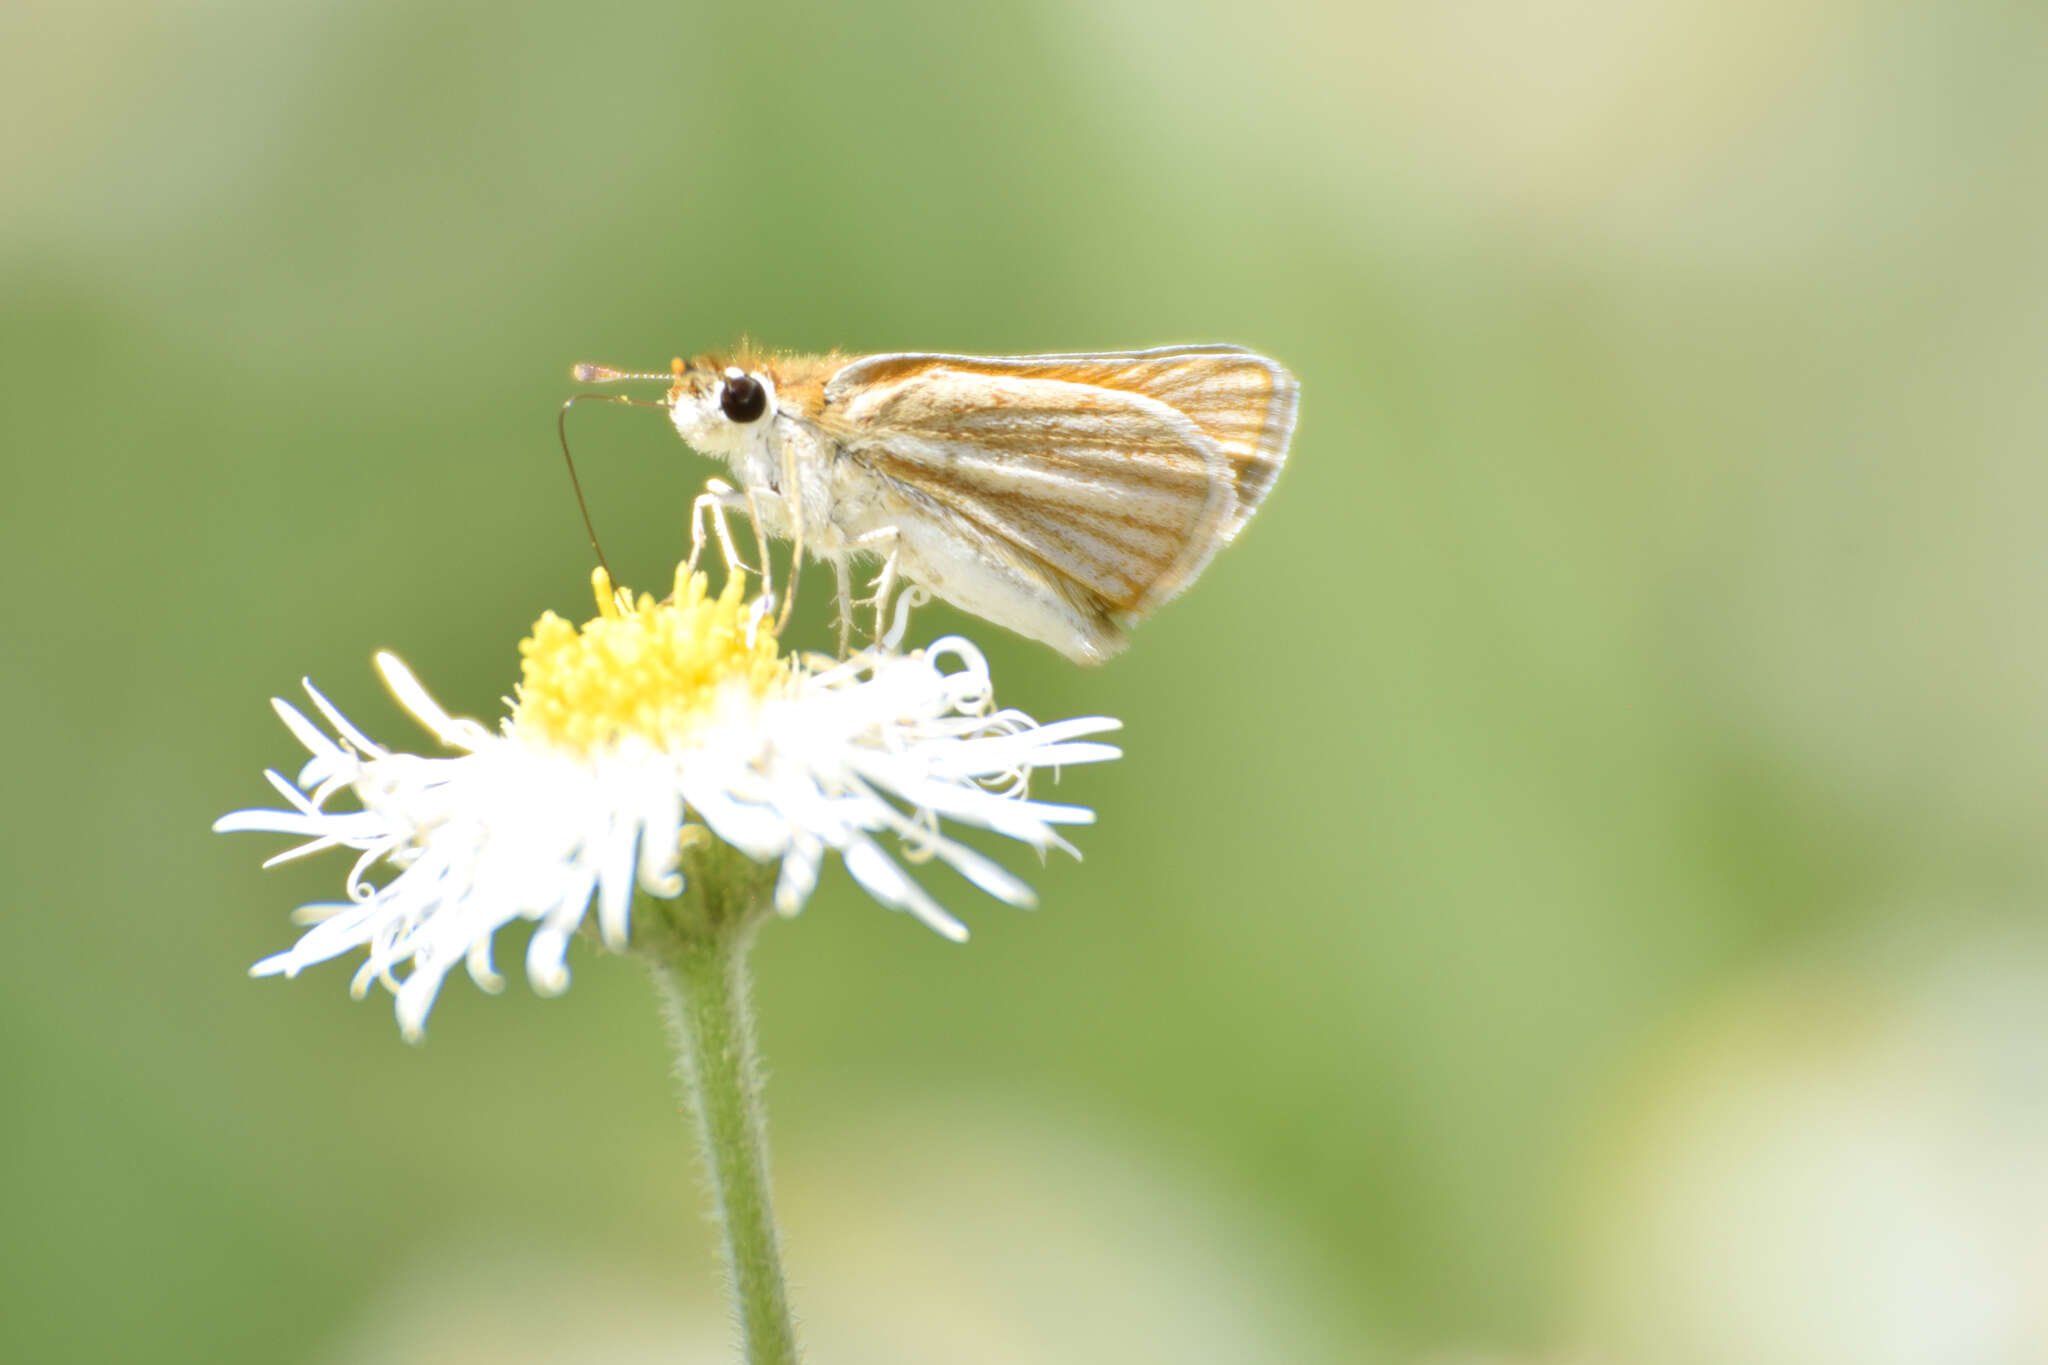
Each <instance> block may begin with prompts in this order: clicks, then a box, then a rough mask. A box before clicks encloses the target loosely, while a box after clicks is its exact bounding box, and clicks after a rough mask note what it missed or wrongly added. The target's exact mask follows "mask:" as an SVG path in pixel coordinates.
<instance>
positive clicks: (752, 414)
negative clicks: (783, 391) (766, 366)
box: [718, 374, 768, 422]
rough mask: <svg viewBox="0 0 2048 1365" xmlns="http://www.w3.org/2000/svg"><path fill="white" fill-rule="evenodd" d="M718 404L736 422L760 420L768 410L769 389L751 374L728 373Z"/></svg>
mask: <svg viewBox="0 0 2048 1365" xmlns="http://www.w3.org/2000/svg"><path fill="white" fill-rule="evenodd" d="M718 406H719V407H720V408H722V409H723V410H724V412H725V415H726V416H727V417H730V418H732V420H733V421H735V422H758V421H760V420H761V414H762V413H764V412H766V411H768V390H767V389H765V388H763V387H761V381H760V380H758V379H756V378H754V376H752V375H750V374H728V375H726V377H725V388H724V391H723V392H721V393H720V394H719V395H718Z"/></svg>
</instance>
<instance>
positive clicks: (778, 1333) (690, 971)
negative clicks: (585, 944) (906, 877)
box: [636, 859, 797, 1365]
mask: <svg viewBox="0 0 2048 1365" xmlns="http://www.w3.org/2000/svg"><path fill="white" fill-rule="evenodd" d="M712 861H713V860H710V859H705V860H702V862H700V864H699V866H698V867H697V868H696V871H697V873H698V874H699V875H697V876H692V877H691V878H690V881H691V883H692V886H691V888H690V890H691V894H689V895H688V896H686V898H685V899H686V900H687V901H689V902H692V903H693V904H691V905H690V906H688V910H687V912H686V913H685V914H680V915H679V914H676V913H674V910H673V909H671V911H670V913H669V915H668V919H669V922H670V926H671V927H672V928H674V929H675V930H676V933H675V936H674V938H673V939H671V940H669V941H668V942H666V943H663V944H662V949H663V951H661V952H660V953H659V955H650V962H649V965H650V967H651V968H652V970H653V972H654V981H655V988H656V990H657V991H658V992H659V993H660V996H661V1013H662V1018H663V1020H664V1022H665V1023H666V1024H667V1025H668V1033H669V1041H670V1042H671V1043H672V1044H673V1045H674V1047H675V1050H676V1059H677V1071H678V1073H679V1074H680V1076H681V1078H682V1081H683V1089H684V1093H685V1094H686V1095H687V1097H688V1099H689V1102H690V1107H691V1109H692V1110H693V1111H694V1113H695V1116H696V1120H697V1137H698V1141H699V1143H700V1145H701V1147H702V1149H703V1155H704V1166H705V1173H706V1176H707V1177H708V1179H709V1182H710V1186H711V1196H712V1204H713V1207H714V1210H715V1212H716V1215H717V1218H718V1222H719V1225H720V1227H721V1229H722V1230H723V1232H724V1235H725V1261H726V1269H727V1272H728V1273H729V1275H730V1277H731V1282H732V1291H733V1295H734V1297H735V1298H736V1300H737V1307H738V1310H739V1321H740V1327H741V1331H742V1334H743V1337H744V1341H745V1345H746V1359H747V1361H748V1362H749V1365H795V1362H796V1360H797V1349H796V1329H795V1327H794V1325H793V1324H792V1322H791V1320H790V1315H789V1300H788V1295H787V1292H786V1291H785V1290H784V1288H783V1279H782V1253H781V1242H780V1237H779V1235H778V1233H777V1232H776V1227H775V1214H774V1211H773V1210H772V1209H771V1208H770V1206H769V1194H768V1129H767V1120H766V1114H765V1112H764V1110H763V1108H762V1104H761V1074H760V1067H759V1063H758V1062H757V1060H756V1056H755V1049H754V1021H753V1014H752V1010H751V1008H750V1006H749V1002H748V998H747V996H748V977H747V950H748V949H749V948H750V947H751V946H752V945H753V939H754V931H755V930H756V929H757V928H758V927H759V925H760V923H761V920H762V919H763V918H765V915H766V909H767V906H766V896H765V891H766V887H765V886H763V885H760V884H759V883H760V879H759V878H758V877H747V876H744V875H740V876H737V877H731V878H722V877H720V876H718V875H717V874H718V873H719V872H723V871H728V870H733V871H737V869H732V868H731V867H730V864H728V865H727V867H712V866H706V865H704V864H706V863H710V862H712ZM719 883H723V884H722V885H721V884H719ZM749 883H751V885H750V884H749ZM748 902H752V903H751V904H749V903H748ZM670 905H671V906H674V903H670ZM664 908H669V907H664ZM682 908H683V907H679V906H675V907H674V909H682ZM639 918H641V917H640V916H636V919H639Z"/></svg>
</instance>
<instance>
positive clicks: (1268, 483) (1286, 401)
mask: <svg viewBox="0 0 2048 1365" xmlns="http://www.w3.org/2000/svg"><path fill="white" fill-rule="evenodd" d="M1296 394H1297V389H1296V385H1295V382H1294V378H1293V376H1291V375H1289V374H1288V373H1287V371H1286V370H1284V369H1282V368H1281V367H1280V366H1279V365H1277V364H1275V363H1274V362H1272V361H1270V360H1267V359H1265V358H1264V357H1263V356H1259V355H1255V354H1253V353H1251V352H1249V351H1245V350H1240V349H1238V348H1236V347H1227V346H1182V347H1169V348H1163V349H1160V350H1153V351H1129V352H1113V353H1107V354H1077V355H1043V356H951V355H877V356H868V357H865V358H863V359H861V360H857V361H854V362H853V363H851V364H849V365H847V366H846V367H845V368H843V369H841V370H839V371H838V372H837V373H835V374H834V375H833V376H832V378H831V380H830V381H829V382H828V383H827V384H826V385H825V391H824V400H825V412H824V415H823V421H824V422H825V424H826V425H827V426H828V427H829V428H830V429H831V432H832V434H833V436H834V437H835V438H836V439H837V440H838V442H839V443H840V445H841V447H842V448H843V449H845V450H847V451H848V452H849V453H850V454H852V455H854V456H855V457H857V458H859V459H860V460H861V461H862V462H863V463H864V464H866V465H868V466H869V467H870V468H872V469H874V470H875V471H876V472H877V473H879V474H881V475H883V476H884V477H886V478H889V479H891V480H893V481H895V482H897V483H898V484H901V485H902V486H904V487H906V488H908V489H910V490H912V491H913V492H914V493H916V494H918V495H920V496H921V497H923V498H925V499H928V500H930V501H932V502H935V503H937V504H939V505H941V506H943V507H946V508H947V509H949V510H950V511H951V512H952V513H953V514H954V515H956V516H958V517H960V518H962V519H963V520H965V521H966V522H968V523H969V524H970V525H972V526H973V527H974V528H975V529H977V530H978V531H980V532H982V533H983V534H986V535H989V536H992V537H995V538H996V539H997V540H999V541H1001V542H1003V543H1004V544H1006V545H1007V546H1009V547H1011V548H1013V549H1014V550H1016V551H1017V552H1018V553H1019V554H1021V555H1023V556H1025V557H1027V558H1028V559H1029V560H1031V561H1033V562H1034V563H1035V564H1036V565H1038V566H1039V567H1041V568H1043V569H1044V570H1045V571H1047V572H1048V573H1049V574H1050V575H1052V576H1053V577H1054V578H1055V579H1056V580H1058V581H1059V582H1060V583H1061V586H1062V587H1063V588H1065V589H1066V590H1067V591H1068V592H1070V593H1072V594H1073V595H1075V596H1077V597H1079V598H1081V599H1082V601H1083V602H1084V603H1085V604H1086V605H1088V606H1090V607H1093V608H1094V609H1096V610H1098V611H1100V612H1102V613H1104V614H1105V615H1110V616H1114V617H1116V618H1119V619H1123V620H1126V621H1128V620H1132V619H1135V618H1137V617H1140V616H1143V615H1144V614H1145V613H1147V612H1149V611H1150V610H1151V609H1152V608H1154V607H1156V606H1157V605H1158V604H1159V603H1161V602H1164V601H1165V600H1166V599H1168V598H1170V597H1172V596H1173V595H1174V594H1175V593H1177V592H1179V591H1180V590H1181V589H1182V588H1184V587H1186V586H1187V585H1188V584H1189V583H1191V582H1193V581H1194V579H1195V577H1196V575H1197V574H1199V573H1200V572H1201V570H1202V568H1203V566H1204V565H1206V564H1207V563H1208V561H1209V558H1210V556H1212V555H1213V554H1215V552H1216V551H1217V550H1218V549H1220V548H1222V546H1224V545H1225V544H1227V543H1229V541H1230V540H1231V538H1232V537H1234V536H1235V535H1236V534H1237V532H1238V531H1239V530H1240V529H1242V527H1243V526H1244V523H1245V522H1246V520H1247V519H1249V518H1250V516H1251V514H1252V513H1253V512H1254V511H1256V510H1257V509H1258V506H1259V503H1260V502H1261V501H1262V500H1263V499H1264V498H1265V496H1266V493H1267V491H1268V490H1269V489H1271V487H1272V485H1273V480H1274V478H1275V477H1276V476H1277V475H1278V474H1279V472H1280V466H1281V464H1282V463H1283V462H1284V461H1285V459H1286V457H1287V442H1288V439H1289V437H1290V436H1291V435H1292V433H1293V429H1294V415H1295V406H1296Z"/></svg>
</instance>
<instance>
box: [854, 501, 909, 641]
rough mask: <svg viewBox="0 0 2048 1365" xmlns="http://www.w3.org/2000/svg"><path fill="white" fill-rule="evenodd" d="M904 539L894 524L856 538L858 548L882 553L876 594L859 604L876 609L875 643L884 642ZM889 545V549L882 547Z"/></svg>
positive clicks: (876, 578) (876, 580)
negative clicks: (897, 556) (898, 548)
mask: <svg viewBox="0 0 2048 1365" xmlns="http://www.w3.org/2000/svg"><path fill="white" fill-rule="evenodd" d="M901 539H902V535H901V533H899V532H898V531H897V529H896V528H895V527H893V526H881V527H877V528H876V529H875V530H872V531H869V532H866V533H865V534H863V535H861V536H858V537H856V538H855V540H854V542H853V548H854V549H856V550H873V551H875V552H876V553H878V554H881V555H882V571H881V572H880V573H878V574H876V575H875V581H874V584H873V585H872V586H873V587H874V590H875V591H874V595H873V596H872V597H865V598H862V599H861V600H860V602H859V603H858V604H857V605H859V606H863V607H873V608H874V609H875V636H874V639H875V643H876V644H878V645H879V644H881V643H882V635H883V630H884V627H885V624H886V623H887V621H888V619H889V595H890V594H891V593H893V592H894V591H895V590H896V546H897V543H898V542H899V541H900V540H901ZM884 545H886V546H888V549H887V550H883V549H881V547H882V546H884Z"/></svg>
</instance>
